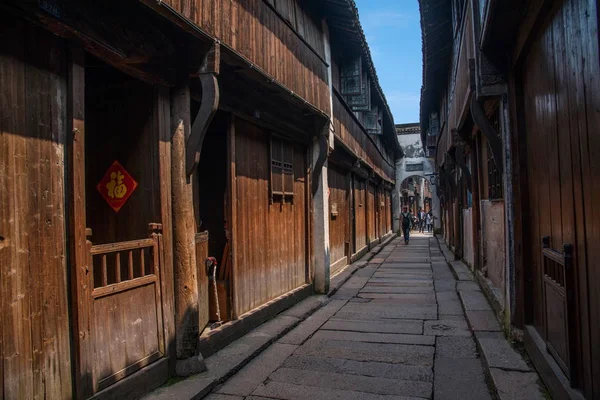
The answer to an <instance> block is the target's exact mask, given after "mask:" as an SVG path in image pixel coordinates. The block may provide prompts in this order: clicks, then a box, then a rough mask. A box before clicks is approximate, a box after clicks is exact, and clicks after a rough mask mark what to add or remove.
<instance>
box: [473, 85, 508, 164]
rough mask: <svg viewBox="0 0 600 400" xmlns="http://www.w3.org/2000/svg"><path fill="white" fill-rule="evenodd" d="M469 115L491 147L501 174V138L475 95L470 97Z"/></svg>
mask: <svg viewBox="0 0 600 400" xmlns="http://www.w3.org/2000/svg"><path fill="white" fill-rule="evenodd" d="M471 115H472V116H473V121H475V123H476V124H477V125H478V126H479V128H480V129H481V132H482V133H483V134H484V135H485V137H486V138H487V140H488V143H489V144H490V148H491V149H492V156H493V158H494V163H495V164H496V168H497V169H498V171H499V172H500V173H501V174H502V173H504V168H503V167H504V164H503V163H502V139H500V137H499V136H498V132H496V130H495V129H494V127H493V126H492V124H491V122H490V121H489V120H488V118H487V116H486V115H485V110H484V109H483V107H482V106H481V103H479V101H477V99H476V96H473V97H472V98H471Z"/></svg>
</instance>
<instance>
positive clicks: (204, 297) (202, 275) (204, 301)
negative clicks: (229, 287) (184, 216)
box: [196, 232, 224, 332]
mask: <svg viewBox="0 0 600 400" xmlns="http://www.w3.org/2000/svg"><path fill="white" fill-rule="evenodd" d="M207 258H208V232H201V233H197V234H196V264H197V271H196V276H197V277H198V320H199V323H198V326H199V327H200V332H202V329H204V327H205V326H206V325H207V324H208V321H209V319H210V317H209V304H210V301H209V298H208V292H209V289H208V284H209V282H208V275H206V264H205V261H206V259H207ZM223 262H224V261H223V260H222V261H221V263H223ZM220 267H221V268H222V267H223V264H222V265H221V266H220Z"/></svg>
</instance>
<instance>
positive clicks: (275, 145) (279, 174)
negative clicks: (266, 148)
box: [270, 135, 294, 203]
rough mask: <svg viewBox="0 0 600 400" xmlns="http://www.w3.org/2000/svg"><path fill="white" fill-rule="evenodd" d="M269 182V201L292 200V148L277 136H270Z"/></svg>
mask: <svg viewBox="0 0 600 400" xmlns="http://www.w3.org/2000/svg"><path fill="white" fill-rule="evenodd" d="M270 149H271V164H270V167H271V182H270V192H271V193H270V200H271V203H273V201H274V200H281V201H282V202H285V201H286V198H287V199H290V200H291V201H292V202H293V200H294V147H293V145H292V144H291V143H290V142H288V141H286V140H283V139H281V138H279V137H277V136H274V135H271V144H270Z"/></svg>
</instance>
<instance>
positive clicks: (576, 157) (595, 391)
mask: <svg viewBox="0 0 600 400" xmlns="http://www.w3.org/2000/svg"><path fill="white" fill-rule="evenodd" d="M597 7H598V6H597V2H595V1H593V0H587V1H579V0H566V1H564V2H562V4H561V5H560V7H557V9H556V11H555V12H554V13H551V15H550V18H549V21H548V22H549V23H547V24H543V27H544V28H543V30H542V32H540V33H539V36H538V37H537V38H534V41H533V43H532V45H531V48H529V49H528V51H527V56H526V58H525V59H524V61H523V64H524V65H523V66H522V68H523V71H524V72H523V74H522V76H519V77H518V81H517V82H519V83H520V84H522V85H523V86H522V93H521V95H522V107H518V108H517V110H518V111H521V110H522V113H521V115H520V117H521V118H522V122H523V124H522V125H523V128H524V132H519V136H520V137H523V138H525V148H524V151H525V155H526V156H525V158H524V161H525V162H526V170H525V171H524V172H526V175H527V182H528V185H527V186H525V187H523V188H522V191H523V192H524V197H523V199H524V210H523V215H524V218H525V220H524V223H523V226H524V229H525V231H524V237H523V241H524V243H525V247H526V248H528V249H530V250H529V251H528V255H527V256H526V259H525V260H524V261H525V265H526V266H529V268H530V273H531V276H532V277H533V282H532V285H531V290H532V291H533V295H532V301H533V304H532V310H531V311H532V317H533V321H531V322H532V323H534V324H535V326H536V327H537V329H538V331H539V333H540V335H542V337H543V336H544V335H545V333H544V329H543V327H544V324H545V321H544V313H543V308H542V304H543V296H542V284H543V283H542V274H543V271H542V259H541V258H542V257H541V238H542V237H543V236H550V238H551V247H552V248H554V249H555V250H557V251H562V246H563V244H565V243H571V244H573V246H574V255H575V269H576V271H577V278H576V279H577V288H576V292H577V297H578V307H579V315H578V321H579V324H578V325H579V330H580V332H581V333H580V335H578V337H577V336H576V337H575V338H574V339H575V340H577V341H578V343H579V346H580V350H581V352H580V356H581V365H580V368H581V371H580V382H577V383H578V384H579V387H580V388H582V389H583V392H584V394H585V396H586V398H588V399H598V398H600V334H599V332H600V268H599V265H600V264H599V263H598V260H599V259H600V246H598V243H600V229H599V228H600V212H599V211H598V204H600V179H598V177H599V176H600V161H599V159H598V156H597V155H598V154H600V135H599V133H598V127H600V112H599V111H598V110H599V109H600V93H599V92H598V90H597V87H598V80H599V79H600V65H599V57H598V53H599V50H598V19H597V16H598V8H597ZM522 159H523V158H522ZM571 333H573V331H571Z"/></svg>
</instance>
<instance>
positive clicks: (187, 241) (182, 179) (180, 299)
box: [171, 74, 214, 359]
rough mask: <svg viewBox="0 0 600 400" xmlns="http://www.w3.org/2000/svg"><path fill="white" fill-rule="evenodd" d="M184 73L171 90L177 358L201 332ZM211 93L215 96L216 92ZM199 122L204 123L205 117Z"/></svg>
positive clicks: (192, 349)
mask: <svg viewBox="0 0 600 400" xmlns="http://www.w3.org/2000/svg"><path fill="white" fill-rule="evenodd" d="M182 75H183V76H182V77H181V78H180V80H179V82H178V85H177V87H175V88H173V89H172V90H171V132H173V136H172V139H171V187H172V191H173V200H172V202H173V203H172V204H173V208H172V216H173V218H172V221H173V268H174V272H175V323H176V349H177V358H178V359H185V358H189V357H193V356H194V355H195V354H196V342H197V337H198V335H199V333H200V327H199V321H200V319H199V315H198V300H199V299H198V276H197V265H196V244H195V234H196V231H197V223H196V220H195V213H194V185H193V183H192V182H193V181H191V180H189V179H188V168H189V167H190V162H189V161H187V157H186V156H187V152H186V144H187V143H188V139H189V138H190V137H191V125H192V123H191V119H190V118H191V117H190V86H189V79H188V78H187V76H185V74H182ZM212 94H213V96H214V93H212ZM201 110H202V107H201ZM202 111H205V110H202ZM202 117H204V115H202ZM202 117H200V118H202ZM199 123H204V121H200V122H199ZM194 150H198V149H194ZM194 154H195V152H194ZM192 164H194V163H192ZM203 319H204V317H203Z"/></svg>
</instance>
